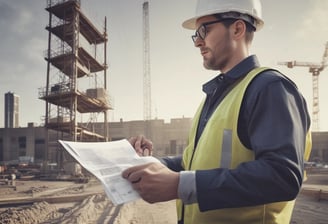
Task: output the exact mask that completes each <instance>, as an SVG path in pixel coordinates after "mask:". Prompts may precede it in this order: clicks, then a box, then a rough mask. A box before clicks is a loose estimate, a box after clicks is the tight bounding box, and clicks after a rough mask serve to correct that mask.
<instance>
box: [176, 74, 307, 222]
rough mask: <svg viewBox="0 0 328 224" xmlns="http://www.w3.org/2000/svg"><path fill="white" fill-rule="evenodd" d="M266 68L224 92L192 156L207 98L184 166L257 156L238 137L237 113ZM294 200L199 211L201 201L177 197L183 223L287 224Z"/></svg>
mask: <svg viewBox="0 0 328 224" xmlns="http://www.w3.org/2000/svg"><path fill="white" fill-rule="evenodd" d="M267 69H268V68H256V69H253V70H252V71H251V72H250V73H249V74H247V75H246V76H245V77H244V78H243V79H242V80H241V81H240V82H239V83H238V84H237V85H236V86H235V87H234V89H233V90H232V91H230V92H229V93H228V94H227V95H226V96H225V98H224V99H223V100H222V102H221V103H220V104H219V106H218V107H217V108H216V110H215V111H214V112H213V114H212V116H211V118H210V119H209V121H208V122H207V124H206V127H205V129H204V131H203V133H202V135H201V136H200V139H199V140H198V144H197V147H196V149H195V152H194V155H193V156H192V154H193V151H194V142H195V136H196V131H197V124H198V121H199V118H200V114H201V111H202V108H203V105H204V102H202V103H201V105H200V107H199V109H198V111H197V112H196V115H195V118H194V121H193V125H192V128H191V131H190V135H189V143H188V146H187V147H186V149H185V151H184V154H183V162H182V163H183V164H182V166H183V167H184V168H185V169H186V170H188V169H189V167H190V170H206V169H215V168H229V169H234V168H236V167H237V166H238V165H239V164H240V163H243V162H247V161H252V160H254V158H255V155H254V152H253V151H252V150H249V149H247V148H246V147H245V146H244V145H243V144H242V143H241V142H240V139H239V138H238V134H237V126H238V115H239V111H240V107H241V103H242V99H243V96H244V94H245V91H246V88H247V87H248V85H249V83H250V82H251V81H252V80H253V78H254V77H256V76H257V75H258V74H259V73H261V72H262V71H264V70H267ZM309 133H310V132H309ZM305 141H306V148H307V149H306V152H305V156H304V157H305V159H308V156H309V152H310V149H311V141H310V134H308V136H307V139H306V140H305ZM191 160H192V161H191ZM294 203H295V200H293V201H284V202H276V203H270V204H265V205H260V206H249V207H241V208H228V209H217V210H211V211H206V212H200V210H199V207H198V204H191V205H182V202H181V201H180V200H177V212H178V219H179V220H181V218H182V217H181V216H182V206H184V212H183V213H184V224H234V223H252V224H260V223H261V224H269V223H270V224H271V223H281V224H286V223H289V221H290V219H291V215H292V211H293V208H294Z"/></svg>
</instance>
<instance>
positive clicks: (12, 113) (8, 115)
mask: <svg viewBox="0 0 328 224" xmlns="http://www.w3.org/2000/svg"><path fill="white" fill-rule="evenodd" d="M18 127H19V96H18V95H16V94H14V93H12V92H8V93H6V94H5V128H18Z"/></svg>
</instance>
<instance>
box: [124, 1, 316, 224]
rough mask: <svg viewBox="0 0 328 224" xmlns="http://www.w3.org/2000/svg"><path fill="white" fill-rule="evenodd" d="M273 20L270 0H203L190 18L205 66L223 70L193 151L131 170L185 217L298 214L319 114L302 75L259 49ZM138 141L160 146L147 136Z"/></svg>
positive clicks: (211, 86) (137, 184)
mask: <svg viewBox="0 0 328 224" xmlns="http://www.w3.org/2000/svg"><path fill="white" fill-rule="evenodd" d="M263 24H264V22H263V20H262V16H261V3H260V0H198V3H197V8H196V16H195V17H193V18H191V19H189V20H186V21H185V22H184V23H183V27H185V28H187V29H195V30H196V32H195V35H193V36H192V40H193V42H194V45H195V46H196V47H198V48H199V49H200V53H201V55H202V57H203V65H204V67H205V68H206V69H212V70H219V71H220V72H221V74H219V75H218V76H217V77H215V78H214V79H213V80H210V81H209V82H207V83H206V84H204V85H203V91H204V92H205V93H206V98H205V100H204V102H202V103H201V105H200V107H199V109H198V111H197V112H196V115H195V118H194V122H193V125H192V128H191V131H190V135H189V142H188V145H187V147H186V149H185V151H184V153H183V156H178V157H173V158H163V159H162V163H151V164H146V165H141V166H135V167H131V168H129V169H127V170H125V171H124V172H123V173H122V175H123V177H124V178H126V179H127V180H129V181H130V182H131V183H132V185H133V187H134V188H135V189H136V190H137V191H138V192H139V194H140V195H141V197H142V198H143V199H144V200H146V201H148V202H150V203H154V202H160V201H167V200H172V199H178V200H177V212H178V219H179V222H178V223H180V224H181V223H184V224H191V223H192V224H214V223H229V224H231V223H282V224H286V223H289V222H290V219H291V215H292V210H293V207H294V199H295V198H296V196H297V194H298V193H299V191H300V188H301V185H302V181H303V168H304V166H303V162H304V159H307V158H308V156H309V153H310V146H311V142H310V135H309V127H310V119H309V115H308V111H307V108H306V102H305V100H304V98H303V97H302V95H301V94H300V92H299V91H298V90H297V87H296V86H295V84H294V83H293V82H292V81H291V80H289V79H288V78H287V77H285V76H284V75H282V74H281V73H280V72H278V71H276V70H273V69H269V68H262V67H260V66H259V62H258V60H257V57H256V56H255V55H249V49H250V47H251V43H252V40H253V35H254V32H255V31H258V30H260V29H261V27H262V26H263ZM130 142H131V144H132V145H133V146H134V147H135V149H136V151H137V152H138V153H139V154H143V153H144V150H145V149H147V150H148V151H151V150H152V143H151V142H150V141H149V140H147V139H146V138H144V137H143V136H138V137H134V138H131V139H130Z"/></svg>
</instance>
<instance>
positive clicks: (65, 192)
mask: <svg viewBox="0 0 328 224" xmlns="http://www.w3.org/2000/svg"><path fill="white" fill-rule="evenodd" d="M303 188H305V189H315V190H318V189H322V190H323V191H326V192H327V191H328V175H327V174H326V175H320V174H316V175H310V176H309V180H308V181H307V182H306V184H304V186H303ZM32 201H34V203H33V202H32ZM23 202H24V204H23V205H22V203H23ZM327 211H328V200H320V201H319V200H318V197H317V196H316V195H312V194H308V193H301V194H300V195H299V197H298V198H297V200H296V205H295V209H294V213H293V217H292V221H291V224H324V223H328V214H327ZM14 223H15V224H17V223H20V224H32V223H33V224H35V223H40V224H45V223H47V224H56V223H64V224H75V223H76V224H91V223H107V224H175V223H176V213H175V202H174V201H169V202H165V203H157V204H148V203H146V202H144V201H142V200H138V201H135V202H131V203H128V204H125V205H123V206H114V205H113V204H112V203H111V202H110V201H109V200H108V198H107V197H106V195H105V194H104V190H103V188H102V186H101V184H100V183H99V182H98V181H97V180H91V181H90V182H89V183H87V184H81V183H74V182H69V181H37V180H34V181H16V188H15V187H13V186H8V185H7V184H4V183H1V182H0V224H14Z"/></svg>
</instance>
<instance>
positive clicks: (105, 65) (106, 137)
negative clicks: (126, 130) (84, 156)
mask: <svg viewBox="0 0 328 224" xmlns="http://www.w3.org/2000/svg"><path fill="white" fill-rule="evenodd" d="M104 37H105V43H104V67H105V69H104V89H105V94H107V68H108V66H107V42H108V36H107V17H106V16H105V28H104ZM104 136H105V141H106V142H107V141H108V110H107V109H105V111H104Z"/></svg>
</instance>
